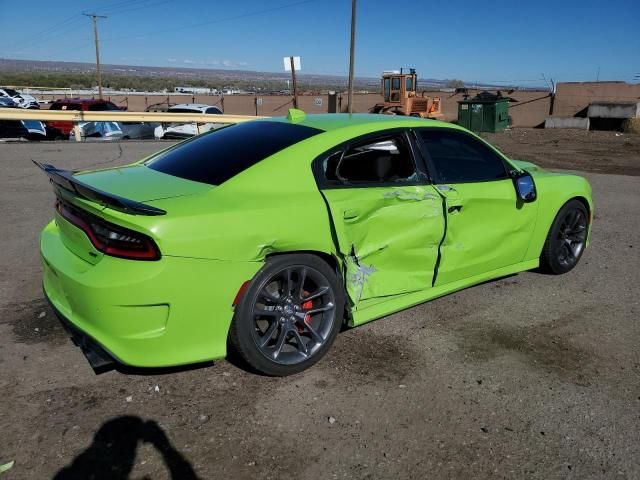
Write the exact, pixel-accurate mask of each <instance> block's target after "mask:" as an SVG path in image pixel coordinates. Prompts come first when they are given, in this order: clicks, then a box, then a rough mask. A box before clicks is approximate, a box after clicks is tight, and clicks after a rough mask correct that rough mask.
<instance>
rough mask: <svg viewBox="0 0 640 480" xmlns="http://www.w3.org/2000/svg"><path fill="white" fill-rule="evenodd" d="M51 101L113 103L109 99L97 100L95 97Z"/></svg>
mask: <svg viewBox="0 0 640 480" xmlns="http://www.w3.org/2000/svg"><path fill="white" fill-rule="evenodd" d="M53 103H84V104H92V103H113V102H110V101H109V100H104V99H103V100H98V99H95V98H60V99H58V100H56V101H54V102H53Z"/></svg>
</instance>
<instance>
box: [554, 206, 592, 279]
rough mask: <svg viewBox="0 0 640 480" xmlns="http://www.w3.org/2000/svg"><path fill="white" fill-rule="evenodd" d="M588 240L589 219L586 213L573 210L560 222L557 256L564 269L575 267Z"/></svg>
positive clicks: (576, 209)
mask: <svg viewBox="0 0 640 480" xmlns="http://www.w3.org/2000/svg"><path fill="white" fill-rule="evenodd" d="M586 240H587V217H586V215H585V213H584V212H583V211H582V210H580V209H578V208H573V209H571V210H568V211H567V212H566V214H565V216H564V218H563V219H562V221H561V222H560V228H559V230H558V236H557V238H556V248H555V250H556V255H557V259H558V262H559V263H560V264H561V265H562V266H564V267H573V266H574V265H575V264H576V263H577V262H578V259H579V258H580V255H581V254H582V251H583V250H584V246H585V242H586Z"/></svg>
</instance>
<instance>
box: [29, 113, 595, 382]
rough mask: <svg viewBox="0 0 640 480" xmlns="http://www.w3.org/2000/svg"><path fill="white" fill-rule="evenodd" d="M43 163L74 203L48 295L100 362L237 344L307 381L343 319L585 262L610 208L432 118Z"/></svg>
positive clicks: (294, 119)
mask: <svg viewBox="0 0 640 480" xmlns="http://www.w3.org/2000/svg"><path fill="white" fill-rule="evenodd" d="M38 166H39V167H40V168H41V169H42V170H43V171H44V172H45V173H46V174H47V175H48V176H49V178H50V180H51V183H52V184H53V187H54V191H55V195H56V203H55V218H54V220H53V221H52V222H51V223H49V224H48V225H47V226H46V227H45V228H44V230H43V232H42V235H41V239H40V249H41V256H42V263H43V269H44V280H43V283H44V292H45V295H46V297H47V298H48V299H49V301H50V303H51V305H52V306H53V308H54V309H55V311H56V312H57V314H58V316H59V318H60V320H61V321H62V322H63V324H64V325H65V326H66V327H67V329H68V330H69V332H70V333H71V335H72V336H73V338H74V340H75V341H76V344H77V345H79V346H80V347H81V348H82V350H83V352H84V353H85V355H86V356H87V358H88V360H89V361H90V363H91V364H92V366H93V367H94V368H100V367H104V366H106V365H109V364H113V363H115V362H120V363H122V364H125V365H130V366H136V367H164V366H176V365H184V364H190V363H197V362H204V361H210V360H214V359H219V358H223V357H225V356H227V355H229V354H231V353H233V354H235V355H236V356H237V358H240V359H242V360H243V361H244V362H245V364H246V365H247V366H249V367H250V368H251V369H253V370H254V371H256V372H260V373H262V374H267V375H289V374H293V373H297V372H300V371H302V370H304V369H305V368H308V367H309V366H311V365H313V364H314V363H315V362H317V361H318V360H319V359H320V358H322V356H323V355H324V354H325V353H326V352H327V350H328V349H329V348H330V346H331V344H332V343H333V341H334V339H335V337H336V335H337V334H338V332H339V331H340V329H341V328H342V327H343V325H348V326H355V325H360V324H362V323H365V322H368V321H370V320H374V319H376V318H380V317H383V316H385V315H389V314H391V313H394V312H397V311H399V310H402V309H405V308H408V307H411V306H413V305H416V304H419V303H422V302H425V301H427V300H430V299H433V298H436V297H439V296H442V295H446V294H448V293H451V292H454V291H456V290H460V289H462V288H466V287H469V286H471V285H474V284H478V283H481V282H485V281H487V280H490V279H494V278H498V277H503V276H505V275H510V274H513V273H516V272H520V271H524V270H530V269H535V268H539V269H541V270H544V271H547V272H549V273H554V274H561V273H565V272H568V271H569V270H571V269H572V268H573V267H575V265H576V264H577V263H578V261H579V260H580V257H581V255H582V253H583V251H584V249H585V247H586V246H587V244H588V242H589V231H590V225H591V221H592V219H593V204H592V199H591V187H590V185H589V183H588V182H587V181H586V180H585V179H584V178H582V177H579V176H576V175H571V174H565V173H552V172H548V171H545V170H543V169H541V168H539V167H537V166H535V165H534V164H531V163H527V162H522V161H516V160H511V159H509V158H507V157H506V156H505V155H503V154H502V153H500V152H499V151H498V150H496V149H495V148H493V147H492V146H491V145H489V144H488V143H487V142H485V141H484V140H482V139H480V138H478V137H477V136H475V135H473V134H472V133H470V132H469V131H467V130H465V129H463V128H461V127H458V126H456V125H452V124H449V123H444V122H438V121H433V120H423V119H418V118H412V117H399V116H384V115H342V114H337V115H336V114H333V115H305V114H304V113H303V112H301V111H299V110H291V111H290V112H289V115H288V116H287V117H286V118H271V119H265V120H255V121H250V122H245V123H240V124H237V125H233V126H229V127H225V128H222V129H219V130H215V131H212V132H209V133H205V134H203V135H199V136H197V137H194V138H192V139H190V140H187V141H184V142H182V143H179V144H177V145H174V146H171V147H169V148H167V149H165V150H163V151H161V152H159V153H156V154H154V155H152V156H150V157H148V158H146V159H144V160H141V161H139V162H137V163H134V164H132V165H127V166H124V167H118V168H109V169H105V170H96V171H83V172H71V171H67V170H61V169H58V168H55V167H53V166H51V165H45V164H40V163H39V164H38Z"/></svg>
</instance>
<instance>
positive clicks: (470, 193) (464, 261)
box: [418, 128, 538, 286]
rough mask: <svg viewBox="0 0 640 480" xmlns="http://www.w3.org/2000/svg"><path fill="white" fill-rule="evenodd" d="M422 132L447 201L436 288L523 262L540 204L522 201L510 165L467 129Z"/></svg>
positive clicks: (419, 133) (432, 165)
mask: <svg viewBox="0 0 640 480" xmlns="http://www.w3.org/2000/svg"><path fill="white" fill-rule="evenodd" d="M418 136H419V137H420V139H421V141H422V142H423V145H424V147H425V149H426V152H427V154H428V158H427V160H428V162H429V167H430V169H431V171H432V174H433V177H434V181H435V183H436V188H437V189H438V191H439V193H440V194H441V195H442V196H443V198H444V200H445V209H444V210H445V213H446V220H447V233H446V236H445V238H444V241H443V242H442V246H441V248H440V257H441V260H440V263H439V265H438V272H437V275H436V279H435V286H439V285H445V284H447V283H450V282H455V281H458V280H463V279H465V278H470V277H474V276H476V275H480V274H483V273H486V272H490V271H493V270H497V269H500V268H503V267H506V266H509V265H514V264H516V263H519V262H521V261H523V258H524V255H525V253H526V251H527V248H528V246H529V241H530V238H531V232H532V231H533V228H534V226H535V221H536V213H537V208H538V205H537V203H536V202H534V203H522V202H520V201H518V198H517V196H516V190H515V187H514V184H513V180H512V179H511V178H510V176H509V172H508V165H507V164H505V162H504V161H503V160H502V159H501V158H500V157H499V155H498V154H497V153H496V152H494V151H493V150H492V149H491V148H490V147H488V146H487V145H485V144H484V143H482V142H481V141H480V140H477V139H476V138H474V137H471V136H470V135H468V134H466V133H464V132H456V131H451V130H448V129H447V130H443V129H431V128H428V129H427V128H425V129H420V130H418Z"/></svg>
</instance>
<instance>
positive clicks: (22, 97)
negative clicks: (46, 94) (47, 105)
mask: <svg viewBox="0 0 640 480" xmlns="http://www.w3.org/2000/svg"><path fill="white" fill-rule="evenodd" d="M0 97H2V98H8V99H10V100H12V101H13V103H14V104H15V105H16V106H18V107H21V108H40V104H39V103H38V99H37V98H36V97H34V96H33V95H29V94H28V93H20V92H18V91H17V90H14V89H13V88H8V87H2V88H0Z"/></svg>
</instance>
